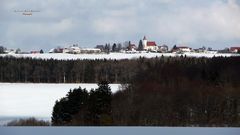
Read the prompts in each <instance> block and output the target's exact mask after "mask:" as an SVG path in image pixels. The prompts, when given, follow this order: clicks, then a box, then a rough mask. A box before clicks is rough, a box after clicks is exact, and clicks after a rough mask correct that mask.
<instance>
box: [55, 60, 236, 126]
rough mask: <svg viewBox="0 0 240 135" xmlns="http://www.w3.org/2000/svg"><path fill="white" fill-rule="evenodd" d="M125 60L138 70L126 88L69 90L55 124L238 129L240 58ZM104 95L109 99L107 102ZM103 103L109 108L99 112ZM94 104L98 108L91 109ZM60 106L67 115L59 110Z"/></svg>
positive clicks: (61, 103)
mask: <svg viewBox="0 0 240 135" xmlns="http://www.w3.org/2000/svg"><path fill="white" fill-rule="evenodd" d="M119 62H120V63H121V62H126V60H123V61H119ZM127 62H128V66H129V67H131V66H134V67H136V68H134V70H133V71H132V72H133V73H132V76H131V79H129V81H128V85H127V87H125V89H124V90H121V91H118V92H116V93H113V94H110V93H108V94H106V93H105V94H103V95H101V96H96V95H95V94H91V92H92V93H94V91H91V92H90V93H88V92H86V90H82V89H81V88H79V89H78V90H74V91H70V93H69V94H68V95H67V96H66V97H65V98H63V99H61V100H60V101H58V102H56V104H55V107H54V111H53V119H52V122H53V125H102V126H103V125H114V126H236V127H239V126H240V84H239V82H240V78H239V75H240V70H239V69H240V57H229V58H224V57H214V58H211V59H208V58H186V57H176V58H171V57H168V58H165V57H160V58H152V59H145V58H140V59H136V60H128V61H127ZM105 86H107V85H106V84H105ZM102 88H103V87H102ZM103 89H106V90H109V89H108V87H105V88H103ZM84 91H85V92H84ZM96 91H97V90H96ZM72 93H78V94H76V95H78V98H71V96H70V95H72ZM96 93H97V92H96ZM109 94H110V95H109ZM84 95H85V96H84ZM93 95H95V96H93ZM73 97H74V96H73ZM83 97H84V98H83ZM90 97H92V98H90ZM104 97H108V99H109V100H108V101H107V102H105V100H103V99H102V98H104ZM110 97H111V98H110ZM86 99H87V100H86ZM89 99H91V100H89ZM72 100H73V101H72ZM82 100H84V102H83V101H82ZM90 101H91V103H90ZM84 103H86V104H84ZM98 104H100V105H98ZM103 104H107V106H105V107H108V109H106V108H105V109H104V110H102V111H98V109H99V108H101V107H102V106H101V105H103ZM91 105H93V106H94V105H95V106H94V107H93V108H92V110H91V109H89V108H91ZM56 106H61V107H60V108H65V109H64V110H67V113H63V112H65V111H60V110H59V111H56V110H57V109H56ZM70 106H73V108H74V109H71V107H70ZM57 108H58V107H57ZM94 109H96V110H94ZM70 110H74V111H73V112H68V111H70ZM97 112H98V113H97ZM55 113H56V114H55ZM66 114H68V115H66ZM92 114H94V115H92ZM106 114H107V115H106ZM58 115H60V116H62V117H63V118H62V117H60V118H59V117H56V116H58ZM65 117H66V120H63V119H64V118H65ZM54 118H56V119H54ZM100 118H101V119H100ZM57 120H60V121H57ZM62 120H63V121H62ZM94 120H96V121H94ZM56 121H57V122H56Z"/></svg>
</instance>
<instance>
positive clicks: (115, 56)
mask: <svg viewBox="0 0 240 135" xmlns="http://www.w3.org/2000/svg"><path fill="white" fill-rule="evenodd" d="M185 55H186V56H187V57H207V58H212V57H221V56H222V57H231V56H240V55H239V54H220V53H217V54H211V53H184V54H175V53H110V54H66V53H45V54H0V56H2V57H4V56H12V57H16V58H25V57H28V58H34V59H56V60H76V59H80V60H83V59H90V60H94V59H116V60H120V59H135V58H139V57H145V58H154V57H161V56H165V57H169V56H171V57H180V56H185Z"/></svg>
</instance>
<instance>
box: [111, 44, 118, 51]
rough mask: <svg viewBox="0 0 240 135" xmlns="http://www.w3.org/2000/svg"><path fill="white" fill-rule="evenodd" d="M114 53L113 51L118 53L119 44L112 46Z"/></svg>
mask: <svg viewBox="0 0 240 135" xmlns="http://www.w3.org/2000/svg"><path fill="white" fill-rule="evenodd" d="M112 51H113V52H116V51H117V44H116V43H114V44H113V46H112Z"/></svg>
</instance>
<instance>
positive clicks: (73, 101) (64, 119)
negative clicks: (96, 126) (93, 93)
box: [52, 87, 89, 126]
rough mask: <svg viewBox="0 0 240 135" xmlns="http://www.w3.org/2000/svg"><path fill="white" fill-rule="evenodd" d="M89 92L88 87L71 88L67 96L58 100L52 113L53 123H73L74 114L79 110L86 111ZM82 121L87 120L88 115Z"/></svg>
mask: <svg viewBox="0 0 240 135" xmlns="http://www.w3.org/2000/svg"><path fill="white" fill-rule="evenodd" d="M88 97H89V95H88V92H87V91H86V89H81V87H79V88H78V89H74V90H73V91H72V90H70V91H69V92H68V94H67V95H66V97H64V98H62V99H60V101H56V103H55V105H54V108H53V113H52V124H53V125H56V126H57V125H71V124H73V123H71V122H72V121H73V119H74V116H75V115H77V114H78V113H79V112H81V111H83V112H82V113H86V108H87V103H88ZM80 121H81V122H82V123H84V122H85V121H86V117H83V119H81V120H80Z"/></svg>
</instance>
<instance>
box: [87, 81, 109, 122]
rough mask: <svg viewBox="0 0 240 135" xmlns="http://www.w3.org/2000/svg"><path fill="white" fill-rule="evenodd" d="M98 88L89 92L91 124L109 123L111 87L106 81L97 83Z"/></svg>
mask: <svg viewBox="0 0 240 135" xmlns="http://www.w3.org/2000/svg"><path fill="white" fill-rule="evenodd" d="M98 86H99V87H98V89H96V90H95V91H93V90H92V91H91V92H90V97H89V116H90V121H91V122H92V125H111V124H112V109H111V89H110V87H109V85H108V83H107V82H106V81H103V82H101V83H99V84H98Z"/></svg>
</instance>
